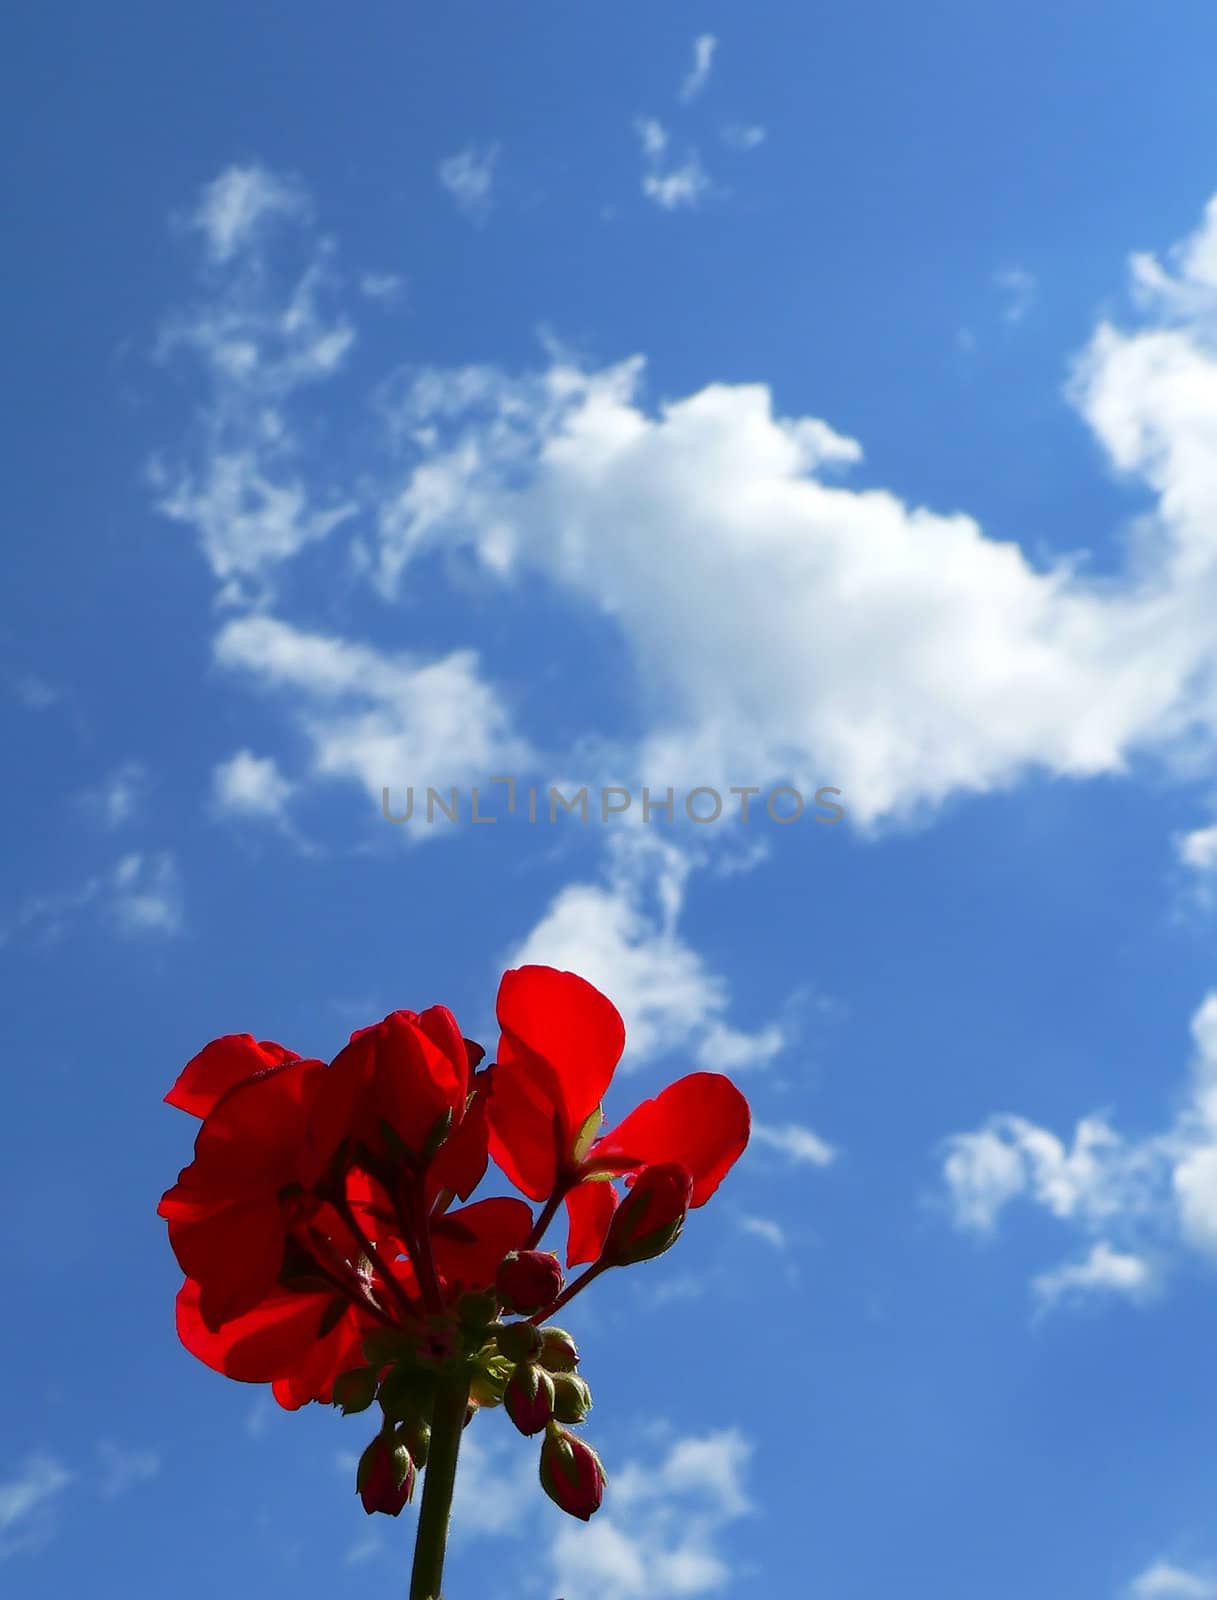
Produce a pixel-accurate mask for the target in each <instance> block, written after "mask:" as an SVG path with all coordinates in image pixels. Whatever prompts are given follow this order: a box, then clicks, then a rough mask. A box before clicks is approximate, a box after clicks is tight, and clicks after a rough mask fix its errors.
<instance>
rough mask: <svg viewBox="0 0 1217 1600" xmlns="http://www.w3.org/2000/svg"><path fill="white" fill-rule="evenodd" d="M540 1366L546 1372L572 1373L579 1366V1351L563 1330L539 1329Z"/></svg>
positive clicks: (552, 1328)
mask: <svg viewBox="0 0 1217 1600" xmlns="http://www.w3.org/2000/svg"><path fill="white" fill-rule="evenodd" d="M540 1362H541V1365H542V1366H543V1367H544V1368H545V1370H546V1372H573V1371H574V1370H575V1368H576V1367H577V1366H578V1365H579V1350H578V1347H577V1346H576V1344H575V1341H574V1340H573V1339H572V1338H571V1336H570V1334H569V1333H567V1331H566V1329H565V1328H554V1327H549V1328H542V1329H541V1355H540Z"/></svg>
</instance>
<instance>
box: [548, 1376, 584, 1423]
mask: <svg viewBox="0 0 1217 1600" xmlns="http://www.w3.org/2000/svg"><path fill="white" fill-rule="evenodd" d="M553 1382H554V1417H555V1418H556V1420H557V1421H558V1422H582V1421H583V1419H584V1418H585V1417H586V1416H587V1414H588V1412H589V1411H590V1410H591V1409H592V1391H591V1390H590V1389H589V1388H588V1386H587V1384H586V1383H585V1382H584V1380H583V1379H582V1378H581V1377H580V1376H579V1375H578V1373H577V1372H556V1373H555V1374H554V1380H553Z"/></svg>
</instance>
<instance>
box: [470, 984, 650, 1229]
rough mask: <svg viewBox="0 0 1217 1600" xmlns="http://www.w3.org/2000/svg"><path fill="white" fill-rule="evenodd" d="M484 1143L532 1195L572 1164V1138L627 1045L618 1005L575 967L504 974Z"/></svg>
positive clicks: (542, 1194) (539, 1195)
mask: <svg viewBox="0 0 1217 1600" xmlns="http://www.w3.org/2000/svg"><path fill="white" fill-rule="evenodd" d="M498 1016H499V1026H500V1027H501V1028H502V1030H503V1032H502V1037H501V1038H500V1040H499V1054H498V1060H497V1062H496V1064H495V1066H494V1068H493V1069H492V1072H493V1098H492V1100H491V1106H490V1149H491V1153H492V1154H493V1156H494V1159H495V1160H496V1161H497V1162H498V1164H499V1166H500V1167H502V1169H503V1171H504V1172H505V1173H506V1174H507V1176H508V1177H509V1178H510V1179H511V1181H512V1183H514V1184H515V1186H516V1188H517V1189H519V1190H520V1191H521V1192H522V1193H523V1194H526V1195H527V1196H528V1197H529V1199H530V1200H548V1199H549V1197H550V1195H551V1194H552V1193H553V1191H554V1188H555V1187H556V1185H557V1184H558V1182H559V1180H561V1179H562V1178H564V1177H566V1176H568V1175H569V1174H570V1173H571V1172H573V1170H574V1166H575V1162H576V1149H575V1147H576V1141H577V1140H578V1137H579V1134H580V1132H581V1130H582V1129H583V1127H584V1125H585V1124H586V1122H587V1121H588V1118H589V1117H591V1116H593V1115H594V1114H595V1112H596V1110H597V1108H598V1107H599V1105H600V1102H601V1100H602V1099H603V1097H604V1091H605V1090H606V1089H607V1088H608V1086H609V1082H610V1080H611V1079H612V1076H613V1071H614V1069H615V1068H616V1066H617V1063H618V1061H619V1060H620V1059H621V1052H622V1050H623V1049H624V1048H625V1024H624V1023H623V1022H622V1020H621V1017H620V1015H619V1014H618V1011H617V1008H616V1006H614V1005H613V1003H612V1001H611V1000H607V999H606V998H605V997H604V995H602V994H601V993H600V991H599V990H598V989H593V988H592V986H591V984H590V983H588V982H586V980H585V979H583V978H579V977H576V976H575V974H574V973H573V972H558V971H556V970H555V969H554V968H553V967H520V968H518V969H516V970H514V971H511V972H505V973H504V974H503V980H502V982H501V983H500V985H499V998H498Z"/></svg>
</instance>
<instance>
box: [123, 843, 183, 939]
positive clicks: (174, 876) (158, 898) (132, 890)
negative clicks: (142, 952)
mask: <svg viewBox="0 0 1217 1600" xmlns="http://www.w3.org/2000/svg"><path fill="white" fill-rule="evenodd" d="M110 903H111V910H112V912H113V915H114V917H115V919H116V920H117V922H118V925H119V927H120V928H121V929H122V931H123V932H124V933H131V934H140V933H160V934H173V933H177V932H179V931H180V929H181V926H182V884H181V875H180V873H179V872H178V869H177V863H176V862H175V861H174V859H173V856H172V855H171V854H170V853H169V852H168V851H165V850H162V851H158V852H153V853H152V854H146V853H141V852H139V851H133V852H132V853H131V854H130V855H125V856H123V858H122V859H121V860H120V861H119V863H118V865H117V866H116V867H115V868H114V874H113V880H112V895H111V902H110Z"/></svg>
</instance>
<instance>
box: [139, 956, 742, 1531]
mask: <svg viewBox="0 0 1217 1600" xmlns="http://www.w3.org/2000/svg"><path fill="white" fill-rule="evenodd" d="M498 1020H499V1026H500V1029H501V1037H500V1040H499V1046H498V1053H497V1058H496V1060H495V1061H494V1062H493V1063H492V1064H490V1065H483V1064H482V1063H483V1059H484V1051H483V1050H482V1049H481V1047H480V1046H479V1045H476V1044H474V1043H472V1042H471V1041H470V1040H468V1039H465V1038H463V1037H462V1035H461V1031H460V1029H459V1027H458V1026H457V1023H456V1021H455V1019H454V1018H453V1016H452V1014H451V1013H450V1012H449V1011H447V1010H446V1009H445V1008H444V1007H443V1006H433V1007H431V1009H430V1010H427V1011H423V1012H421V1013H415V1012H412V1011H395V1012H393V1013H392V1014H391V1015H390V1016H388V1017H386V1018H385V1019H384V1021H383V1022H379V1023H377V1024H375V1026H373V1027H370V1028H363V1029H361V1030H359V1031H358V1032H357V1033H354V1034H352V1036H351V1040H350V1043H349V1044H348V1045H347V1046H346V1047H345V1048H344V1049H343V1050H342V1051H341V1052H340V1053H339V1054H338V1055H337V1056H336V1057H335V1058H334V1060H333V1061H332V1062H330V1063H329V1064H326V1063H324V1062H322V1061H317V1060H307V1059H303V1058H301V1057H299V1056H297V1055H295V1054H294V1053H293V1052H292V1051H290V1050H286V1049H284V1048H283V1046H282V1045H278V1044H272V1043H267V1042H263V1043H258V1042H257V1041H255V1040H254V1039H253V1038H252V1037H251V1036H250V1035H248V1034H232V1035H228V1036H227V1037H225V1038H221V1039H216V1040H215V1041H213V1042H212V1043H211V1044H209V1045H208V1046H207V1047H206V1048H205V1049H204V1050H203V1051H201V1052H200V1054H199V1055H197V1056H195V1057H194V1059H193V1060H192V1061H191V1062H189V1064H188V1065H187V1066H186V1068H185V1069H184V1070H183V1072H182V1074H181V1076H180V1077H179V1078H178V1080H177V1082H176V1083H175V1084H174V1086H173V1088H172V1089H171V1090H170V1092H169V1094H168V1095H166V1097H165V1098H166V1100H167V1101H168V1103H169V1104H170V1105H172V1106H175V1107H177V1108H178V1109H180V1110H182V1111H185V1112H187V1113H189V1114H190V1115H192V1116H195V1117H198V1118H200V1119H201V1122H202V1125H201V1127H200V1129H199V1132H198V1137H197V1138H196V1140H195V1147H194V1160H193V1161H192V1162H191V1163H190V1165H189V1166H188V1167H186V1168H185V1169H184V1170H183V1171H182V1173H181V1175H180V1177H179V1178H178V1181H177V1183H176V1184H175V1185H174V1186H173V1188H171V1189H170V1190H169V1191H168V1192H167V1193H166V1194H165V1195H164V1197H163V1198H162V1200H161V1203H160V1207H159V1213H160V1215H161V1216H162V1217H164V1218H165V1219H166V1221H167V1223H168V1227H169V1239H170V1243H171V1245H172V1247H173V1251H174V1254H175V1255H176V1256H177V1259H178V1262H179V1264H180V1266H181V1268H182V1270H183V1272H184V1273H185V1274H186V1281H185V1283H184V1284H183V1286H182V1289H181V1291H180V1293H179V1294H178V1299H177V1327H178V1332H179V1335H180V1337H181V1340H182V1343H183V1344H184V1345H185V1346H186V1348H187V1349H188V1350H190V1351H191V1352H192V1353H193V1354H194V1355H195V1356H197V1357H198V1358H199V1360H201V1361H203V1362H204V1363H206V1365H207V1366H209V1367H212V1368H214V1369H215V1370H216V1371H218V1372H222V1373H225V1374H226V1375H227V1376H228V1377H230V1378H236V1379H239V1380H241V1381H244V1382H247V1383H269V1384H270V1385H271V1386H272V1390H273V1393H274V1396H275V1398H276V1400H278V1402H279V1404H280V1405H281V1406H284V1407H286V1408H287V1409H289V1410H295V1409H297V1408H299V1407H300V1406H303V1405H305V1404H307V1403H308V1402H310V1401H319V1402H321V1403H323V1404H333V1405H336V1406H338V1407H340V1408H341V1410H342V1411H343V1412H344V1413H347V1412H356V1411H364V1410H367V1409H368V1408H370V1407H371V1406H372V1405H373V1403H374V1402H378V1403H379V1406H380V1411H381V1413H382V1419H383V1420H382V1424H381V1427H380V1431H379V1432H378V1433H377V1434H376V1436H375V1437H374V1438H373V1440H372V1442H371V1444H369V1446H368V1447H367V1449H366V1450H365V1451H364V1454H363V1456H362V1458H361V1460H360V1463H359V1469H358V1473H357V1480H356V1490H357V1493H358V1494H359V1496H360V1498H361V1499H362V1502H363V1505H364V1507H365V1509H366V1510H367V1511H368V1512H369V1513H371V1512H374V1511H381V1512H386V1513H388V1514H390V1515H392V1516H396V1515H397V1514H398V1513H399V1512H400V1511H401V1509H402V1507H403V1506H404V1505H405V1504H406V1502H407V1501H408V1500H409V1499H410V1498H411V1496H412V1494H413V1491H414V1486H415V1480H416V1478H417V1475H418V1473H419V1471H420V1470H421V1469H423V1468H424V1467H425V1466H426V1463H427V1458H428V1451H429V1448H430V1442H431V1434H432V1424H433V1422H434V1421H435V1416H434V1408H435V1406H436V1396H437V1393H438V1392H439V1389H440V1387H441V1386H442V1385H443V1384H445V1383H446V1384H447V1385H448V1392H449V1393H451V1392H452V1386H453V1384H455V1386H456V1393H457V1395H458V1399H459V1404H460V1405H461V1406H462V1407H464V1420H465V1422H468V1421H469V1420H470V1418H471V1417H472V1416H473V1415H474V1413H475V1412H476V1411H477V1410H478V1409H480V1408H488V1407H494V1406H502V1408H503V1410H504V1411H505V1412H506V1414H507V1416H508V1417H509V1418H510V1419H511V1421H512V1422H513V1423H514V1425H515V1426H516V1427H517V1428H518V1429H519V1430H520V1431H521V1432H522V1433H524V1434H526V1435H536V1434H541V1435H543V1438H542V1444H541V1461H540V1473H541V1482H542V1484H543V1486H544V1488H545V1490H546V1492H547V1493H548V1494H549V1495H550V1496H551V1498H552V1499H553V1500H555V1501H556V1502H557V1504H558V1505H559V1506H561V1507H562V1508H563V1510H565V1511H568V1512H570V1513H571V1514H572V1515H574V1516H577V1517H582V1518H584V1519H586V1518H588V1517H590V1516H591V1514H592V1512H593V1511H595V1510H596V1508H597V1507H598V1506H599V1504H600V1500H601V1496H602V1493H603V1488H604V1482H605V1476H604V1469H603V1467H602V1466H601V1463H600V1459H599V1457H598V1456H597V1455H596V1453H595V1451H594V1450H592V1449H591V1448H590V1446H588V1445H587V1444H586V1443H585V1442H584V1441H583V1440H582V1438H580V1437H579V1436H578V1435H577V1434H575V1433H573V1432H572V1431H571V1429H572V1427H574V1426H577V1425H578V1424H580V1423H581V1422H582V1421H583V1419H584V1417H585V1416H586V1415H587V1411H588V1409H589V1407H590V1405H591V1392H590V1390H589V1388H588V1386H587V1383H586V1382H585V1381H584V1379H583V1378H582V1377H581V1376H579V1374H578V1372H577V1371H576V1368H577V1366H578V1362H579V1354H578V1351H577V1350H576V1348H575V1345H574V1342H573V1340H572V1339H571V1337H570V1335H569V1334H567V1333H565V1332H563V1331H562V1330H561V1329H560V1328H557V1327H554V1326H552V1325H550V1324H549V1320H548V1319H549V1318H550V1317H551V1316H552V1315H553V1314H554V1313H556V1312H557V1311H558V1310H559V1309H560V1308H561V1307H562V1306H563V1305H565V1304H566V1303H567V1301H569V1300H570V1299H571V1297H572V1296H573V1295H575V1294H576V1293H578V1292H579V1291H580V1290H581V1289H582V1288H584V1287H585V1286H586V1285H587V1284H588V1283H590V1282H591V1281H593V1279H595V1278H596V1277H597V1276H598V1275H599V1274H600V1273H602V1272H604V1271H606V1270H607V1269H608V1268H610V1267H620V1266H628V1265H630V1264H632V1263H634V1262H639V1261H646V1260H649V1259H651V1258H652V1257H654V1256H657V1255H659V1254H660V1253H661V1252H662V1251H664V1250H666V1249H667V1248H668V1247H669V1245H671V1244H672V1242H673V1241H674V1240H675V1238H676V1237H677V1235H678V1234H679V1232H680V1230H681V1227H682V1225H683V1223H684V1220H685V1216H686V1214H687V1212H688V1211H689V1209H690V1208H691V1207H697V1206H701V1205H704V1203H705V1202H706V1201H707V1200H708V1199H709V1198H710V1196H711V1195H712V1194H713V1193H714V1191H715V1189H716V1188H717V1187H718V1185H719V1183H720V1182H721V1180H722V1178H723V1176H724V1175H725V1173H726V1172H727V1171H728V1170H729V1169H730V1167H731V1166H732V1164H733V1163H734V1162H735V1161H736V1159H737V1158H738V1157H739V1155H740V1153H741V1151H742V1150H743V1149H744V1146H745V1145H746V1143H747V1141H748V1132H749V1114H748V1106H747V1102H746V1101H745V1100H744V1098H743V1096H742V1095H741V1094H740V1092H739V1090H738V1089H736V1088H735V1086H734V1085H733V1084H732V1083H731V1082H730V1081H729V1080H728V1079H727V1078H724V1077H722V1076H720V1075H718V1074H715V1073H707V1072H696V1073H692V1074H690V1075H689V1076H688V1077H685V1078H682V1079H680V1080H679V1081H678V1082H676V1083H674V1084H672V1085H670V1086H669V1087H668V1088H666V1089H665V1090H663V1092H662V1093H660V1094H659V1095H657V1096H656V1097H655V1098H654V1099H653V1100H647V1101H644V1102H643V1103H642V1104H641V1105H640V1106H638V1107H637V1108H636V1109H635V1110H633V1111H632V1112H630V1114H629V1115H628V1116H627V1117H626V1118H625V1119H624V1120H623V1121H622V1122H619V1123H618V1124H617V1125H616V1126H615V1127H614V1128H612V1129H611V1130H610V1131H608V1132H605V1131H602V1130H603V1123H604V1113H603V1110H602V1100H603V1098H604V1095H605V1091H606V1090H607V1089H608V1087H609V1083H610V1080H611V1078H612V1075H613V1072H614V1069H615V1068H616V1066H617V1063H618V1061H619V1060H620V1058H621V1054H622V1050H623V1049H624V1045H625V1029H624V1026H623V1024H622V1021H621V1018H620V1016H619V1015H618V1013H617V1011H616V1008H615V1007H614V1006H613V1005H612V1003H611V1002H610V1001H609V1000H608V999H606V998H605V996H604V995H602V994H600V993H599V991H598V990H596V989H594V988H593V987H592V986H591V984H589V983H587V982H585V981H584V980H583V979H582V978H579V977H577V976H575V974H573V973H569V972H558V971H556V970H554V969H553V968H551V967H537V966H532V967H521V968H519V969H517V970H514V971H511V972H508V973H506V974H505V975H504V977H503V980H502V983H501V986H500V989H499V996H498ZM491 1160H493V1162H494V1163H495V1165H496V1166H497V1167H498V1168H499V1169H500V1171H501V1172H502V1173H503V1174H504V1175H505V1176H506V1178H507V1179H508V1180H509V1181H510V1183H511V1184H513V1185H514V1186H515V1187H516V1188H517V1189H518V1190H519V1191H520V1193H521V1194H522V1195H524V1196H526V1200H524V1199H519V1198H515V1197H503V1196H495V1197H492V1198H487V1199H478V1200H475V1199H471V1196H472V1195H473V1193H474V1191H475V1190H476V1189H477V1187H478V1185H479V1184H480V1183H481V1182H482V1180H483V1178H484V1177H485V1175H486V1173H487V1170H488V1167H489V1165H490V1162H491ZM528 1201H531V1202H533V1203H534V1204H535V1205H536V1206H537V1207H538V1208H539V1209H538V1210H536V1211H534V1209H533V1205H530V1204H528V1203H527V1202H528ZM563 1208H564V1209H565V1213H566V1221H567V1237H566V1251H565V1264H566V1267H567V1269H568V1270H569V1269H571V1268H574V1267H583V1268H584V1270H583V1271H582V1272H581V1273H579V1274H578V1275H577V1276H575V1277H574V1278H572V1279H571V1280H570V1282H569V1283H568V1282H566V1281H565V1279H564V1277H563V1272H562V1268H561V1266H560V1264H559V1261H558V1258H557V1256H555V1255H553V1254H550V1253H548V1252H546V1251H543V1250H541V1249H540V1248H539V1246H540V1244H541V1242H542V1240H543V1238H544V1236H545V1233H546V1231H547V1229H548V1228H549V1226H550V1224H551V1223H552V1222H553V1221H554V1219H555V1218H556V1216H557V1215H558V1213H559V1212H560V1211H561V1210H562V1209H563ZM459 1420H460V1416H459V1412H458V1423H459ZM457 1434H458V1436H459V1426H458V1428H457ZM453 1466H454V1462H453Z"/></svg>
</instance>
